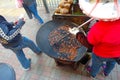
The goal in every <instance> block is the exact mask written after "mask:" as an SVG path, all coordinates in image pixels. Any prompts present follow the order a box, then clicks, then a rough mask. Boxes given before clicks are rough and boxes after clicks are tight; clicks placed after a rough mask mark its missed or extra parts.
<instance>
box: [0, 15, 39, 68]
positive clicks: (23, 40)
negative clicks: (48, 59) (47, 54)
mask: <svg viewBox="0 0 120 80" xmlns="http://www.w3.org/2000/svg"><path fill="white" fill-rule="evenodd" d="M24 24H25V21H24V19H23V18H20V19H19V20H18V21H17V22H15V23H13V22H11V23H10V22H8V21H7V20H6V19H5V18H4V17H3V16H2V15H0V43H1V44H2V46H3V47H5V48H6V49H10V50H12V51H13V52H14V53H15V54H16V56H17V59H18V60H19V62H20V63H21V65H22V67H23V69H24V70H29V69H30V67H31V59H27V58H26V56H25V54H24V52H23V48H26V47H28V48H30V49H31V50H32V51H33V52H35V53H36V54H37V55H39V54H41V49H40V48H39V47H37V46H36V45H35V43H34V42H33V41H32V40H30V39H28V38H27V37H25V36H22V35H21V33H20V30H21V28H22V26H23V25H24Z"/></svg>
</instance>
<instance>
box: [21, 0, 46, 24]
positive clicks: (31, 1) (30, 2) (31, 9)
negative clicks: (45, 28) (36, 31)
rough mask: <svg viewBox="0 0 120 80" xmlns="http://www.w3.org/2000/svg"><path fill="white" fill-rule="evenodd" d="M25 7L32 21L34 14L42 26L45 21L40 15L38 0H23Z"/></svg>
mask: <svg viewBox="0 0 120 80" xmlns="http://www.w3.org/2000/svg"><path fill="white" fill-rule="evenodd" d="M23 7H24V9H25V11H26V12H27V14H28V16H29V18H30V19H31V18H32V14H33V15H34V17H35V18H36V19H37V20H38V21H39V23H40V24H42V23H44V21H43V20H42V18H41V17H40V16H39V14H38V11H37V2H36V0H23Z"/></svg>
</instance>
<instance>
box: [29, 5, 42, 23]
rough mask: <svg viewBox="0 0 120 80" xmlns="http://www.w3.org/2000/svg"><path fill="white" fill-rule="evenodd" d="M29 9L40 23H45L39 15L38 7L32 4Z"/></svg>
mask: <svg viewBox="0 0 120 80" xmlns="http://www.w3.org/2000/svg"><path fill="white" fill-rule="evenodd" d="M29 9H30V11H31V12H32V13H33V15H34V16H35V18H36V19H37V20H38V21H39V23H41V24H42V23H44V22H43V20H42V18H41V17H40V16H39V15H38V11H37V5H36V4H35V3H34V4H31V5H30V6H29Z"/></svg>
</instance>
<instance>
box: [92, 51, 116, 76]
mask: <svg viewBox="0 0 120 80" xmlns="http://www.w3.org/2000/svg"><path fill="white" fill-rule="evenodd" d="M103 62H106V68H105V69H104V72H105V73H106V74H107V75H109V73H110V72H111V71H112V70H113V68H114V67H115V64H116V61H115V60H114V59H111V58H101V57H98V56H96V55H95V54H94V53H93V54H92V66H91V72H90V74H91V75H92V76H93V77H95V76H96V75H97V74H98V73H99V70H100V68H101V66H102V65H103Z"/></svg>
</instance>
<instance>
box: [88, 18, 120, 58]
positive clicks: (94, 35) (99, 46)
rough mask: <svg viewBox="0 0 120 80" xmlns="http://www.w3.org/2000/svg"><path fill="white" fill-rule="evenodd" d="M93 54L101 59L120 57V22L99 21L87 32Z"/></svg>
mask: <svg viewBox="0 0 120 80" xmlns="http://www.w3.org/2000/svg"><path fill="white" fill-rule="evenodd" d="M87 38H88V41H89V43H91V44H92V45H93V46H94V47H93V52H94V53H95V54H96V55H97V56H100V57H103V58H114V57H120V20H116V21H112V22H111V21H108V22H104V21H99V22H97V23H95V24H94V25H93V26H92V28H91V29H90V31H89V32H88V36H87Z"/></svg>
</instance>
